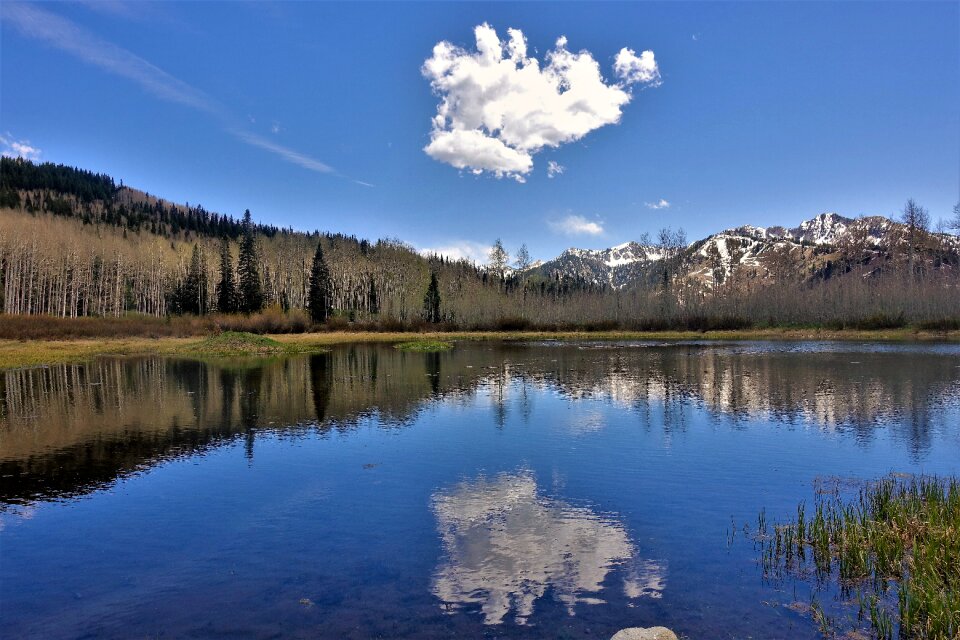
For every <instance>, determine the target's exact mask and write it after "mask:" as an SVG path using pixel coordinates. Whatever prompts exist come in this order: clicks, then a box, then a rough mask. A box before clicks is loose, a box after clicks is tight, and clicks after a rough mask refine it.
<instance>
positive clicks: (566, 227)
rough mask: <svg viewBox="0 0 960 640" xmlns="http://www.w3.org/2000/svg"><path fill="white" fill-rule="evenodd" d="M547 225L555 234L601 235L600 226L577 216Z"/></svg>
mask: <svg viewBox="0 0 960 640" xmlns="http://www.w3.org/2000/svg"><path fill="white" fill-rule="evenodd" d="M547 224H549V225H550V228H551V229H553V230H554V231H556V232H557V233H562V234H564V235H567V236H581V235H588V236H598V235H600V234H601V233H603V225H602V224H600V223H599V222H595V221H593V220H587V219H586V218H584V217H583V216H577V215H569V216H567V217H565V218H561V219H560V220H551V221H550V222H548V223H547Z"/></svg>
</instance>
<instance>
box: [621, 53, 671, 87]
mask: <svg viewBox="0 0 960 640" xmlns="http://www.w3.org/2000/svg"><path fill="white" fill-rule="evenodd" d="M613 71H614V73H616V74H617V77H619V78H620V79H621V80H623V81H624V82H626V83H627V84H643V85H648V86H651V87H658V86H660V68H659V67H658V66H657V60H656V58H654V56H653V51H649V50H648V51H644V52H642V53H641V54H640V55H639V56H638V55H637V54H636V53H635V52H634V50H633V49H628V48H626V47H624V48H623V49H620V53H618V54H617V57H616V59H615V60H614V61H613Z"/></svg>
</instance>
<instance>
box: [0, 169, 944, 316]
mask: <svg viewBox="0 0 960 640" xmlns="http://www.w3.org/2000/svg"><path fill="white" fill-rule="evenodd" d="M911 202H912V201H911ZM925 215H926V213H925V212H924V210H923V209H922V208H921V207H919V205H916V208H915V209H912V210H908V211H907V216H906V217H905V218H903V220H902V222H898V223H896V225H895V227H894V228H893V230H892V231H891V232H890V233H889V234H888V240H887V245H886V246H879V245H878V244H877V242H876V240H872V241H871V240H868V239H867V238H866V237H865V236H864V237H859V238H858V236H857V235H856V234H855V233H851V234H848V235H849V237H847V238H846V239H845V240H844V242H843V243H841V244H839V245H837V246H833V245H826V246H803V245H798V246H796V247H789V246H788V247H772V248H771V249H770V250H765V251H764V253H763V254H762V256H761V258H760V259H759V260H757V261H756V262H755V263H751V264H741V263H740V261H739V260H738V259H737V255H736V251H737V246H738V245H737V241H735V240H732V241H729V242H727V244H726V248H725V252H726V255H720V253H719V252H718V250H717V248H716V245H715V244H710V243H708V242H707V241H699V242H694V243H692V244H688V243H687V241H686V238H685V236H684V235H683V234H682V232H680V231H670V230H663V231H661V233H660V234H659V236H658V238H657V239H656V240H655V241H652V242H650V245H651V246H653V247H655V248H656V250H657V251H658V252H659V254H660V255H662V259H659V260H657V261H652V262H650V263H648V264H645V265H641V266H639V267H638V268H637V274H636V277H635V278H634V280H633V282H632V283H631V284H629V285H626V286H619V287H615V286H613V285H612V284H610V283H606V282H597V281H595V280H592V279H590V278H589V277H587V276H586V275H585V274H579V273H574V274H570V273H567V272H562V271H561V270H559V269H551V268H549V267H548V266H544V265H540V266H531V264H530V263H531V261H530V257H529V253H528V252H527V250H526V247H525V246H522V247H521V248H520V249H518V250H516V251H515V253H516V259H515V261H513V262H511V259H510V258H511V256H510V253H509V252H508V251H507V249H506V248H504V246H503V245H502V243H500V242H499V241H497V243H496V244H495V246H494V250H493V251H492V252H491V260H490V264H488V265H476V264H474V263H471V262H468V261H465V260H449V259H447V258H445V257H442V256H424V255H421V254H419V253H417V252H416V251H415V250H414V248H413V247H411V246H409V245H407V244H405V243H404V242H403V241H402V240H399V239H379V240H375V241H368V240H363V239H357V238H355V237H351V236H345V235H342V234H337V233H335V232H332V231H325V232H320V231H312V232H302V231H295V230H293V229H284V228H278V227H275V226H271V225H264V224H258V223H257V222H255V220H254V217H253V215H252V214H251V213H250V212H245V215H243V216H238V217H236V218H235V217H232V216H229V215H222V214H218V213H212V212H209V211H207V210H205V209H204V208H203V207H202V206H200V205H190V204H183V205H179V204H174V203H170V202H167V201H165V200H163V199H160V198H158V197H157V196H155V195H151V194H147V193H144V192H141V191H137V190H135V189H131V188H128V187H126V186H124V185H123V184H122V183H119V184H118V183H116V182H115V181H114V179H113V178H112V177H109V176H105V175H102V174H95V173H92V172H89V171H84V170H80V169H74V168H70V167H65V166H62V165H53V164H50V163H46V164H33V163H31V162H30V161H26V160H23V159H11V158H3V159H2V184H0V281H2V283H3V286H2V291H0V295H2V300H0V308H2V310H3V313H4V314H6V315H8V316H36V315H44V316H52V317H56V318H81V317H93V318H126V317H131V316H132V317H140V318H151V317H152V318H169V317H176V316H184V315H189V316H211V317H214V316H215V317H217V318H220V319H221V321H222V322H226V320H224V318H225V317H226V316H233V315H243V316H246V317H250V316H251V315H256V314H261V313H269V314H272V316H273V317H274V318H275V319H278V320H277V321H276V322H274V323H272V324H270V325H269V327H267V328H269V329H270V330H273V331H284V330H286V331H291V330H301V331H302V330H307V329H309V328H310V327H312V326H318V325H321V324H322V325H324V326H326V327H329V328H346V327H355V328H359V329H363V328H372V329H377V328H379V329H383V328H390V329H409V328H417V327H421V326H425V325H430V326H436V327H438V328H449V329H524V328H580V329H604V328H605V329H612V328H627V329H669V328H683V329H696V330H705V329H722V328H743V327H748V326H775V325H779V326H782V325H819V326H836V327H840V328H843V327H866V328H870V327H873V326H876V327H887V326H902V325H904V324H906V323H926V324H927V325H929V326H945V327H952V326H956V325H957V324H958V322H960V289H958V285H960V277H958V273H960V268H958V267H960V254H958V247H960V243H958V242H957V241H956V239H955V237H954V236H951V235H950V234H949V233H947V231H946V230H945V229H939V230H936V231H934V230H931V229H930V228H929V227H930V221H929V219H928V218H924V216H925ZM910 216H912V217H910ZM324 219H325V220H331V218H330V217H329V216H325V217H324ZM333 220H335V218H333ZM329 224H331V225H334V224H335V222H333V221H331V222H330V223H329ZM648 242H649V241H648ZM731 253H732V254H733V255H731ZM318 256H319V257H318ZM511 267H515V268H511ZM253 328H254V329H256V327H255V326H254V327H253ZM264 330H266V328H265V329H264Z"/></svg>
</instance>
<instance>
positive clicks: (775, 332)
mask: <svg viewBox="0 0 960 640" xmlns="http://www.w3.org/2000/svg"><path fill="white" fill-rule="evenodd" d="M268 337H269V338H270V339H272V340H275V341H277V342H278V343H280V344H281V345H283V346H285V347H287V348H289V349H290V352H292V353H295V352H305V351H311V350H319V349H323V348H325V347H329V346H334V345H341V344H350V343H355V344H371V343H401V342H409V341H412V340H439V341H452V342H456V341H475V342H480V341H487V340H490V341H504V342H510V341H531V340H532V341H537V340H557V341H569V342H574V341H581V340H593V341H621V340H665V341H678V342H680V341H692V340H698V341H712V340H713V341H723V340H784V341H821V340H824V341H871V342H960V331H956V330H954V331H922V330H918V329H911V328H903V329H878V330H847V329H843V330H831V329H737V330H722V331H706V332H702V333H701V332H697V331H650V332H642V331H596V332H591V331H557V332H550V331H452V332H424V333H415V332H357V331H334V332H329V333H287V334H268ZM206 338H209V336H203V335H200V336H194V337H188V338H181V337H159V338H150V337H119V338H76V339H66V340H51V339H39V340H0V370H2V369H13V368H18V367H29V366H44V365H51V364H64V363H76V362H83V361H85V360H89V359H91V358H95V357H98V356H136V355H163V356H176V355H183V356H198V354H197V352H196V350H195V349H196V347H197V345H198V344H199V343H201V342H202V341H203V340H204V339H206ZM207 355H211V354H207ZM213 355H216V354H213ZM234 355H257V354H256V353H250V354H244V353H239V354H234Z"/></svg>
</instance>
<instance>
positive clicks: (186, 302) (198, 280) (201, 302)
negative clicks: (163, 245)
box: [180, 244, 207, 315]
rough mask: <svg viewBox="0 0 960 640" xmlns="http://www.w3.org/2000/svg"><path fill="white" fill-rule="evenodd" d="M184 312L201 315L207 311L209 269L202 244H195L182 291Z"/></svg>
mask: <svg viewBox="0 0 960 640" xmlns="http://www.w3.org/2000/svg"><path fill="white" fill-rule="evenodd" d="M181 296H182V302H181V305H180V306H181V310H182V311H183V313H192V314H195V315H201V314H204V313H206V312H207V270H206V267H205V266H204V264H203V254H202V253H201V251H200V245H196V244H195V245H193V254H192V255H191V256H190V269H189V271H187V279H186V282H184V285H183V290H182V291H181Z"/></svg>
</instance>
